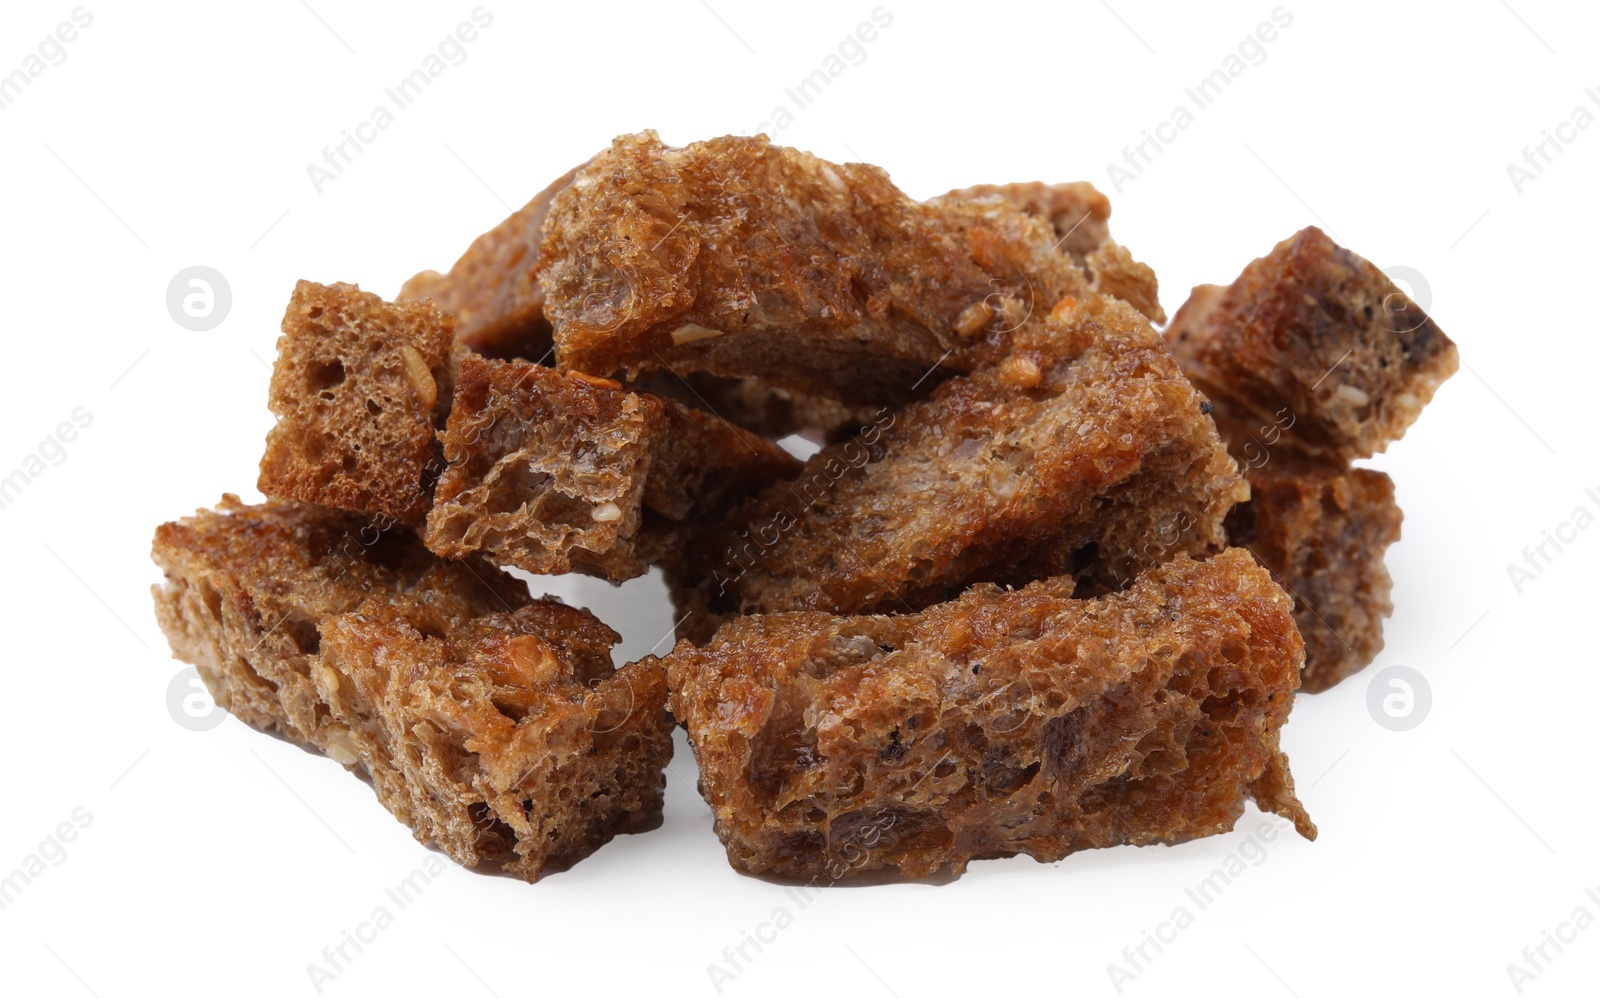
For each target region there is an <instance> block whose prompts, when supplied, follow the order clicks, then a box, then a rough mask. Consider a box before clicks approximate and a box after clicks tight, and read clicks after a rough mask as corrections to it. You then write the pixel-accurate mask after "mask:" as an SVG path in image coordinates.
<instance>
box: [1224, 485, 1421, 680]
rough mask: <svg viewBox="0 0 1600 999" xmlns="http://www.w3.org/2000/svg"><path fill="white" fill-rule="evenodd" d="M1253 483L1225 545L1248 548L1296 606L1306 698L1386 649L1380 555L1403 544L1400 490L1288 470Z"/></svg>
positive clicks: (1385, 586)
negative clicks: (1397, 499)
mask: <svg viewBox="0 0 1600 999" xmlns="http://www.w3.org/2000/svg"><path fill="white" fill-rule="evenodd" d="M1248 477H1249V479H1250V501H1249V502H1248V503H1241V504H1240V505H1239V506H1236V507H1234V508H1233V510H1232V511H1231V512H1230V513H1229V514H1228V520H1227V529H1228V542H1229V544H1235V545H1241V546H1244V547H1246V548H1249V549H1250V551H1251V552H1252V553H1254V554H1255V556H1256V558H1258V559H1260V560H1261V562H1262V563H1263V564H1264V565H1266V567H1267V568H1269V569H1271V570H1272V571H1273V572H1274V573H1275V574H1276V575H1277V578H1278V581H1279V582H1281V583H1282V584H1283V587H1284V589H1286V590H1288V591H1289V595H1290V596H1292V597H1294V601H1295V609H1294V619H1295V623H1296V624H1297V625H1299V627H1300V634H1301V635H1302V636H1303V637H1304V638H1305V643H1306V666H1305V672H1304V673H1303V674H1302V675H1301V678H1300V689H1301V690H1303V691H1306V692H1307V693H1317V692H1319V691H1323V690H1327V689H1328V688H1329V687H1332V686H1333V685H1334V684H1336V683H1338V682H1339V681H1340V680H1343V679H1344V678H1345V677H1347V676H1350V675H1351V674H1352V673H1356V672H1358V671H1359V670H1361V669H1362V668H1363V667H1365V666H1366V665H1367V664H1368V663H1370V662H1372V660H1373V659H1375V658H1376V657H1377V655H1378V653H1379V652H1380V651H1382V649H1383V619H1384V618H1386V617H1388V616H1389V614H1390V612H1391V611H1393V610H1394V604H1393V603H1392V602H1391V601H1390V599H1389V592H1390V589H1391V588H1392V580H1391V579H1390V578H1389V570H1388V569H1387V568H1385V567H1384V564H1383V556H1384V552H1385V551H1387V550H1388V548H1389V546H1390V545H1392V544H1394V543H1395V542H1396V541H1399V540H1400V521H1401V514H1400V507H1399V505H1398V504H1396V503H1395V499H1394V481H1393V480H1392V479H1390V478H1389V476H1387V475H1385V474H1383V473H1382V472H1377V471H1373V470H1371V469H1366V468H1341V467H1327V466H1322V465H1300V466H1296V465H1293V464H1291V463H1289V462H1282V463H1271V464H1267V465H1263V466H1261V467H1260V468H1254V469H1250V470H1249V472H1248Z"/></svg>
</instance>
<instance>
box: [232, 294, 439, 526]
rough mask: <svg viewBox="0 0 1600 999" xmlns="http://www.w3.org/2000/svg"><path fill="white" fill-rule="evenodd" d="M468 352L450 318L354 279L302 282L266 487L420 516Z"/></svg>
mask: <svg viewBox="0 0 1600 999" xmlns="http://www.w3.org/2000/svg"><path fill="white" fill-rule="evenodd" d="M460 354H461V349H460V348H459V347H457V345H456V342H455V333H454V327H453V325H452V323H451V319H450V317H449V316H447V315H443V314H441V313H440V312H439V311H438V310H436V309H435V308H433V306H431V305H428V304H427V303H410V304H404V303H402V304H392V303H389V302H385V301H384V300H383V299H381V298H379V297H378V296H376V295H372V294H368V293H366V292H363V291H362V290H361V289H360V288H358V287H356V286H355V285H353V284H334V285H320V284H315V283H313V282H310V281H301V282H299V283H298V284H296V285H295V289H294V294H293V296H292V297H291V298H290V299H289V308H288V311H287V312H285V313H284V317H283V336H281V337H279V338H278V361H277V364H276V365H274V367H273V369H272V387H271V390H270V394H269V396H268V405H269V407H270V408H271V409H272V412H273V414H274V415H275V416H277V418H278V422H277V423H276V424H275V425H274V426H273V428H272V430H271V431H270V432H269V433H268V434H267V446H266V453H265V454H264V455H263V456H262V458H261V477H260V480H259V482H258V483H257V486H258V488H260V490H261V491H262V492H263V493H266V494H267V495H268V496H276V497H280V498H283V499H297V500H305V501H306V502H310V503H319V504H321V505H323V506H328V507H333V508H334V509H338V510H346V511H349V512H352V513H360V514H364V515H367V516H369V517H372V518H374V519H380V520H387V521H388V522H390V523H401V524H410V525H415V524H420V523H421V522H422V518H423V516H424V515H425V514H426V513H427V511H428V503H429V495H430V493H431V492H432V490H433V480H434V479H435V478H437V477H438V474H439V470H440V467H441V463H440V460H439V448H438V444H437V443H436V442H435V440H434V431H435V429H436V427H437V426H440V425H442V424H443V422H444V415H445V413H446V412H448V410H449V408H450V393H451V387H452V383H453V382H454V379H455V367H456V363H457V361H458V359H459V356H460Z"/></svg>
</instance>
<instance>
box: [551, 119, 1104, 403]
mask: <svg viewBox="0 0 1600 999" xmlns="http://www.w3.org/2000/svg"><path fill="white" fill-rule="evenodd" d="M544 233H545V240H544V245H543V249H542V252H541V257H540V268H541V274H540V281H541V282H542V284H543V286H544V290H545V296H546V297H545V314H546V316H547V317H548V318H549V319H550V321H551V324H552V326H553V327H554V335H555V340H556V356H557V360H558V363H559V366H560V367H561V368H562V369H563V370H576V371H585V372H588V373H590V374H595V375H612V374H614V373H616V372H618V371H626V372H627V373H628V375H629V377H630V378H631V377H634V376H636V375H637V373H638V372H639V371H641V370H645V369H654V368H670V369H671V370H673V371H675V372H677V373H679V374H686V373H688V372H691V371H703V372H707V373H710V374H714V375H721V376H726V377H747V376H754V377H759V378H761V379H763V380H764V381H766V382H768V383H770V384H772V385H775V386H778V387H780V388H785V389H789V390H791V391H795V392H800V393H804V394H808V395H818V396H824V397H827V398H833V399H837V400H840V401H843V402H847V403H851V404H867V405H878V404H888V403H896V402H902V401H904V400H906V399H908V398H911V397H912V394H913V393H914V391H915V388H916V386H917V385H919V384H920V383H922V382H924V381H927V380H929V379H930V378H931V379H932V381H934V382H937V381H938V380H939V379H940V378H941V377H944V376H946V375H948V374H951V373H955V372H958V371H965V370H970V369H971V368H973V367H974V366H976V365H978V364H981V363H982V362H983V360H984V359H985V357H988V356H992V354H993V353H994V352H995V350H996V349H998V347H999V346H1002V345H1003V344H1004V341H1005V339H1006V337H1007V335H1008V334H1009V332H1010V331H1011V330H1013V329H1015V328H1016V327H1017V326H1018V325H1019V324H1021V323H1022V322H1023V321H1024V320H1025V319H1026V317H1027V316H1028V315H1030V314H1031V313H1035V312H1037V313H1043V312H1045V311H1048V310H1049V308H1050V307H1051V306H1052V305H1053V304H1054V303H1055V302H1056V301H1058V300H1059V299H1060V298H1061V297H1062V296H1063V295H1067V294H1080V293H1083V292H1085V291H1087V283H1086V281H1085V279H1084V276H1083V273H1082V271H1081V270H1080V269H1079V268H1078V267H1077V266H1076V265H1075V264H1074V263H1073V262H1072V260H1071V258H1070V257H1068V256H1066V255H1064V254H1062V253H1059V252H1057V251H1056V249H1055V243H1056V241H1057V237H1056V236H1055V233H1054V230H1053V229H1052V228H1051V227H1050V225H1049V223H1047V222H1045V221H1043V220H1041V219H1036V218H1033V217H1030V216H1028V215H1025V214H1024V213H1022V212H1020V211H1018V210H1017V209H1016V208H1015V207H1013V206H1012V205H1010V204H1009V203H1007V202H1005V201H1004V200H1003V199H987V200H983V201H979V202H963V201H950V202H947V203H941V204H936V205H935V204H925V203H922V202H918V201H915V200H913V199H911V198H909V197H907V196H906V195H905V194H904V193H902V192H901V191H900V190H899V189H898V188H896V187H895V186H894V185H893V184H892V183H890V182H889V179H888V176H887V175H886V174H885V173H884V172H883V171H882V170H880V169H878V168H877V167H873V166H868V165H865V164H833V163H828V162H826V161H824V160H821V159H818V158H817V157H815V156H812V155H810V154H808V153H803V152H800V151H798V150H794V149H789V148H785V147H782V146H774V145H771V144H770V143H769V142H768V141H767V138H766V137H765V136H753V137H748V138H741V137H737V136H727V137H724V138H719V139H712V140H709V141H706V142H697V143H693V144H691V145H689V146H686V147H683V148H681V149H677V148H672V147H668V146H665V145H663V144H662V142H661V141H660V139H659V138H657V136H656V134H655V133H654V132H643V133H640V134H637V135H627V136H622V137H620V138H618V139H617V140H616V141H615V142H614V143H613V144H612V146H611V148H610V149H607V150H605V151H604V152H601V153H600V154H599V155H597V156H596V157H595V158H594V159H592V160H591V161H590V162H589V163H588V165H587V166H585V167H583V168H582V169H581V170H579V171H578V175H577V178H576V179H575V180H574V182H573V183H572V184H571V185H570V186H569V187H567V188H566V189H565V190H564V191H562V192H561V193H559V194H558V195H556V197H555V200H554V202H553V203H552V204H551V206H550V213H549V215H548V217H547V218H546V220H545V227H544ZM936 369H937V370H936Z"/></svg>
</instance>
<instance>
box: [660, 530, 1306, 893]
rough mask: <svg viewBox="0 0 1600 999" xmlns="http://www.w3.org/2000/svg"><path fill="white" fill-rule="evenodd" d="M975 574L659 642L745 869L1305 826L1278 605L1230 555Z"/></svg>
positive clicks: (1293, 650) (1288, 652)
mask: <svg viewBox="0 0 1600 999" xmlns="http://www.w3.org/2000/svg"><path fill="white" fill-rule="evenodd" d="M1071 594H1072V583H1071V581H1070V580H1068V579H1052V580H1044V581H1040V582H1035V583H1032V584H1029V585H1028V586H1025V587H1023V588H1022V589H1019V590H1011V591H1006V590H1001V589H999V588H997V587H993V586H977V587H974V588H972V589H971V590H969V591H967V592H966V593H965V594H963V595H962V596H961V597H960V598H958V599H956V600H953V601H951V602H949V603H944V604H939V605H937V606H934V607H930V608H928V609H927V610H925V611H923V612H921V613H919V614H913V615H904V616H898V617H894V616H891V617H836V616H833V615H829V614H822V613H789V614H771V615H762V616H755V617H745V618H740V619H738V620H735V621H733V622H731V623H729V624H728V625H726V626H725V627H723V628H722V629H721V630H720V631H718V632H717V635H716V637H715V638H714V639H713V640H712V641H711V642H710V643H709V644H707V645H706V646H705V647H703V648H697V647H695V646H694V645H692V644H690V643H688V642H680V643H679V644H678V647H677V648H676V649H675V650H674V651H673V652H672V653H671V654H670V655H669V656H667V657H666V660H665V662H666V666H667V677H668V686H669V688H670V689H671V691H672V693H671V707H672V711H673V713H674V715H675V716H676V717H677V718H679V719H680V720H682V721H683V722H684V723H685V724H686V725H687V726H688V729H689V740H690V743H691V745H692V746H693V747H694V753H695V758H696V759H697V760H698V761H699V764H700V775H701V776H700V789H701V793H702V794H703V795H704V796H705V798H706V800H707V801H708V802H709V803H710V805H711V808H712V816H713V820H714V823H715V828H716V831H717V835H718V836H719V837H720V838H721V839H722V842H723V844H724V846H726V848H727V851H728V860H729V862H730V863H732V865H733V866H734V867H735V868H736V869H738V870H740V871H743V872H746V873H750V874H767V875H776V876H781V877H787V878H796V879H806V880H813V881H821V882H823V883H832V882H835V881H839V880H841V879H845V878H848V877H850V876H851V875H855V874H860V873H864V872H868V871H873V870H877V869H880V868H893V869H896V870H897V871H898V873H899V874H900V875H902V876H904V877H907V878H918V877H925V876H928V875H931V874H934V873H936V872H938V871H940V870H941V869H945V870H948V871H949V872H951V873H955V874H959V873H960V872H962V871H963V870H964V869H965V868H966V866H967V863H968V862H969V861H971V860H977V859H983V858H991V857H1005V856H1011V855H1014V854H1027V855H1029V856H1032V857H1034V858H1035V859H1037V860H1040V861H1046V862H1048V861H1055V860H1059V859H1060V858H1062V857H1064V856H1066V855H1067V854H1069V853H1072V852H1074V851H1077V850H1083V849H1089V848H1094V847H1106V846H1114V845H1117V844H1125V843H1126V844H1136V845H1147V844H1151V843H1177V842H1182V841H1184V840H1189V839H1194V838H1196V837H1200V836H1209V835H1213V834H1216V833H1221V832H1225V831H1227V830H1229V829H1231V828H1233V825H1234V823H1235V822H1236V821H1237V820H1238V818H1239V816H1240V815H1241V814H1243V811H1244V806H1245V802H1246V801H1247V800H1249V799H1254V800H1255V802H1256V803H1257V805H1258V806H1260V807H1261V808H1262V809H1263V810H1265V811H1270V812H1276V813H1277V814H1279V815H1282V816H1284V817H1285V818H1288V819H1290V820H1291V821H1292V822H1294V824H1295V828H1296V829H1298V830H1299V831H1300V833H1301V834H1302V835H1304V836H1306V837H1307V838H1314V837H1315V835H1316V827H1315V826H1313V825H1312V824H1311V821H1310V819H1309V817H1308V816H1307V815H1306V813H1305V810H1304V808H1303V807H1302V806H1301V805H1300V803H1299V801H1298V800H1296V798H1295V795H1294V783H1293V779H1292V777H1291V776H1290V774H1289V767H1288V760H1287V759H1286V758H1285V757H1284V755H1283V753H1282V751H1281V750H1280V749H1279V745H1278V737H1279V729H1280V728H1281V727H1282V725H1283V724H1284V722H1285V721H1286V720H1287V718H1288V715H1289V709H1290V707H1291V705H1292V703H1293V696H1292V695H1293V692H1294V689H1295V686H1296V684H1297V683H1298V682H1299V673H1300V660H1301V643H1300V636H1299V633H1298V632H1297V631H1296V630H1295V625H1294V619H1293V617H1292V616H1291V614H1290V601H1289V598H1288V597H1287V596H1286V595H1285V594H1284V592H1283V590H1281V589H1280V588H1279V587H1278V586H1277V585H1276V584H1275V583H1273V582H1272V579H1271V578H1270V577H1269V576H1268V574H1267V572H1266V571H1265V570H1264V569H1262V568H1260V567H1259V566H1257V565H1256V564H1255V562H1254V561H1253V560H1252V559H1251V558H1250V556H1249V555H1248V554H1246V553H1245V552H1243V551H1241V550H1237V549H1235V550H1229V551H1227V552H1224V553H1223V554H1221V555H1218V556H1216V557H1215V558H1212V559H1211V560H1210V561H1207V562H1194V561H1191V560H1190V559H1189V558H1187V557H1179V558H1177V559H1175V560H1173V561H1171V562H1169V563H1166V564H1164V565H1161V566H1159V567H1157V568H1154V569H1151V570H1149V571H1148V572H1147V573H1145V574H1144V575H1142V576H1140V577H1139V579H1137V580H1136V581H1135V582H1134V583H1133V584H1132V585H1131V586H1130V587H1129V588H1128V589H1127V590H1124V591H1123V592H1120V593H1116V594H1112V595H1109V596H1105V597H1100V598H1098V599H1093V600H1074V599H1071Z"/></svg>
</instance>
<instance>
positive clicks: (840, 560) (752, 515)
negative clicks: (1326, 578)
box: [669, 296, 1248, 637]
mask: <svg viewBox="0 0 1600 999" xmlns="http://www.w3.org/2000/svg"><path fill="white" fill-rule="evenodd" d="M1247 495H1248V494H1247V491H1246V489H1245V486H1244V482H1243V479H1242V477H1241V476H1240V474H1239V470H1238V467H1237V466H1236V465H1235V463H1234V461H1233V459H1231V458H1230V457H1228V455H1227V452H1226V451H1225V450H1224V448H1223V446H1222V443H1221V441H1220V440H1219V439H1218V437H1217V432H1216V429H1215V427H1213V426H1212V424H1211V421H1210V419H1209V418H1208V417H1207V416H1206V415H1205V413H1204V412H1203V410H1202V400H1201V399H1200V397H1199V396H1198V395H1197V394H1196V393H1195V391H1194V390H1193V388H1192V387H1191V386H1190V384H1189V382H1188V380H1187V379H1185V378H1184V377H1183V375H1182V373H1181V372H1179V370H1178V368H1177V365H1176V364H1175V363H1173V361H1172V358H1171V357H1170V356H1169V355H1168V354H1167V352H1166V351H1165V350H1164V349H1163V347H1162V344H1161V339H1160V337H1159V335H1157V334H1156V333H1155V332H1154V331H1153V330H1152V329H1151V328H1150V325H1149V323H1148V322H1146V321H1145V319H1144V317H1143V316H1141V315H1139V314H1138V313H1137V312H1136V311H1135V310H1134V309H1132V308H1131V307H1130V306H1128V305H1126V304H1125V303H1122V302H1120V301H1114V300H1111V299H1105V298H1101V297H1098V296H1097V297H1094V298H1092V299H1090V300H1088V301H1086V302H1084V303H1081V304H1072V303H1066V302H1064V303H1062V305H1061V306H1060V307H1059V308H1058V309H1057V310H1056V311H1055V312H1054V313H1052V315H1051V316H1050V317H1049V318H1048V320H1046V321H1044V322H1036V323H1029V324H1026V325H1024V327H1023V328H1022V329H1019V330H1018V331H1017V332H1016V334H1015V341H1014V343H1013V345H1012V350H1011V353H1010V354H1009V355H1008V357H1007V359H1006V360H1005V361H1002V362H1000V363H997V364H996V365H994V366H992V367H989V368H984V369H981V370H979V371H977V372H974V373H973V374H971V375H968V376H961V377H957V378H953V379H951V380H949V381H946V382H945V383H943V384H942V385H940V386H939V388H937V389H936V390H934V393H933V395H932V396H931V397H930V398H929V399H927V400H926V401H924V402H919V403H913V404H911V405H909V406H906V407H905V408H903V409H900V410H897V411H893V412H890V413H887V414H886V415H885V417H884V418H883V419H882V420H880V421H879V423H877V424H874V425H873V426H872V427H870V428H868V429H867V430H866V431H865V432H863V433H861V434H858V435H856V437H854V438H852V439H851V440H849V441H846V442H845V443H842V444H836V445H832V446H830V447H828V448H825V449H824V450H822V451H821V452H819V453H818V454H817V455H815V456H813V457H812V458H811V460H810V461H808V462H807V463H806V467H805V469H804V470H803V471H802V472H801V474H800V476H799V478H798V479H796V480H794V481H793V482H783V483H779V484H777V485H775V486H771V487H768V488H767V489H766V490H764V491H763V492H762V493H760V494H759V495H758V496H756V497H755V498H753V499H751V500H749V501H747V502H746V503H744V504H742V505H741V506H739V507H738V508H736V509H735V510H734V512H733V513H732V514H731V515H730V517H729V518H728V520H727V521H726V523H725V524H724V525H719V526H717V527H714V528H712V529H711V530H710V531H708V532H706V533H705V534H704V535H703V536H702V538H701V539H700V540H698V541H697V542H696V543H694V544H693V545H691V546H689V548H690V556H689V557H688V558H686V559H685V560H684V561H683V562H681V563H679V564H677V565H670V566H669V577H670V578H671V579H672V580H673V581H674V583H675V584H676V594H675V595H676V596H677V598H678V600H679V603H680V606H679V613H680V615H681V614H684V613H690V614H691V615H692V616H691V617H690V619H688V620H687V621H686V623H685V625H684V630H683V631H682V633H683V634H686V635H691V636H696V637H704V636H706V635H708V634H709V633H710V630H711V629H713V628H714V627H715V626H716V624H717V623H718V622H719V621H721V620H724V619H726V618H727V616H729V615H732V614H740V613H770V612H775V611H786V610H826V611H832V612H835V613H852V612H881V613H889V612H900V611H907V610H916V609H919V608H921V607H924V606H927V605H929V604H931V603H936V602H938V601H940V600H943V599H946V598H947V597H948V596H950V595H952V594H954V593H956V592H959V591H960V589H961V588H962V587H964V586H966V585H968V584H971V583H973V582H980V581H992V582H1000V583H1008V584H1016V585H1020V584H1022V583H1026V582H1028V581H1030V580H1033V579H1039V578H1042V577H1046V576H1053V575H1060V574H1073V575H1076V576H1078V577H1079V579H1080V582H1081V584H1082V585H1084V586H1085V587H1086V591H1087V592H1101V591H1104V590H1107V589H1115V588H1118V587H1120V586H1122V585H1124V584H1125V583H1126V582H1127V581H1128V580H1129V579H1130V578H1132V576H1134V575H1135V574H1136V573H1137V572H1138V571H1139V569H1141V568H1142V567H1144V566H1147V565H1151V564H1155V563H1158V562H1161V561H1164V560H1166V559H1168V558H1171V557H1173V556H1175V555H1177V554H1180V553H1184V552H1187V553H1191V554H1198V553H1203V552H1207V551H1216V550H1220V548H1221V545H1222V541H1223V531H1222V519H1223V517H1224V516H1225V514H1226V513H1227V511H1228V509H1229V508H1230V507H1232V506H1233V504H1234V503H1236V502H1238V501H1240V500H1242V499H1244V498H1245V497H1246V496H1247Z"/></svg>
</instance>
